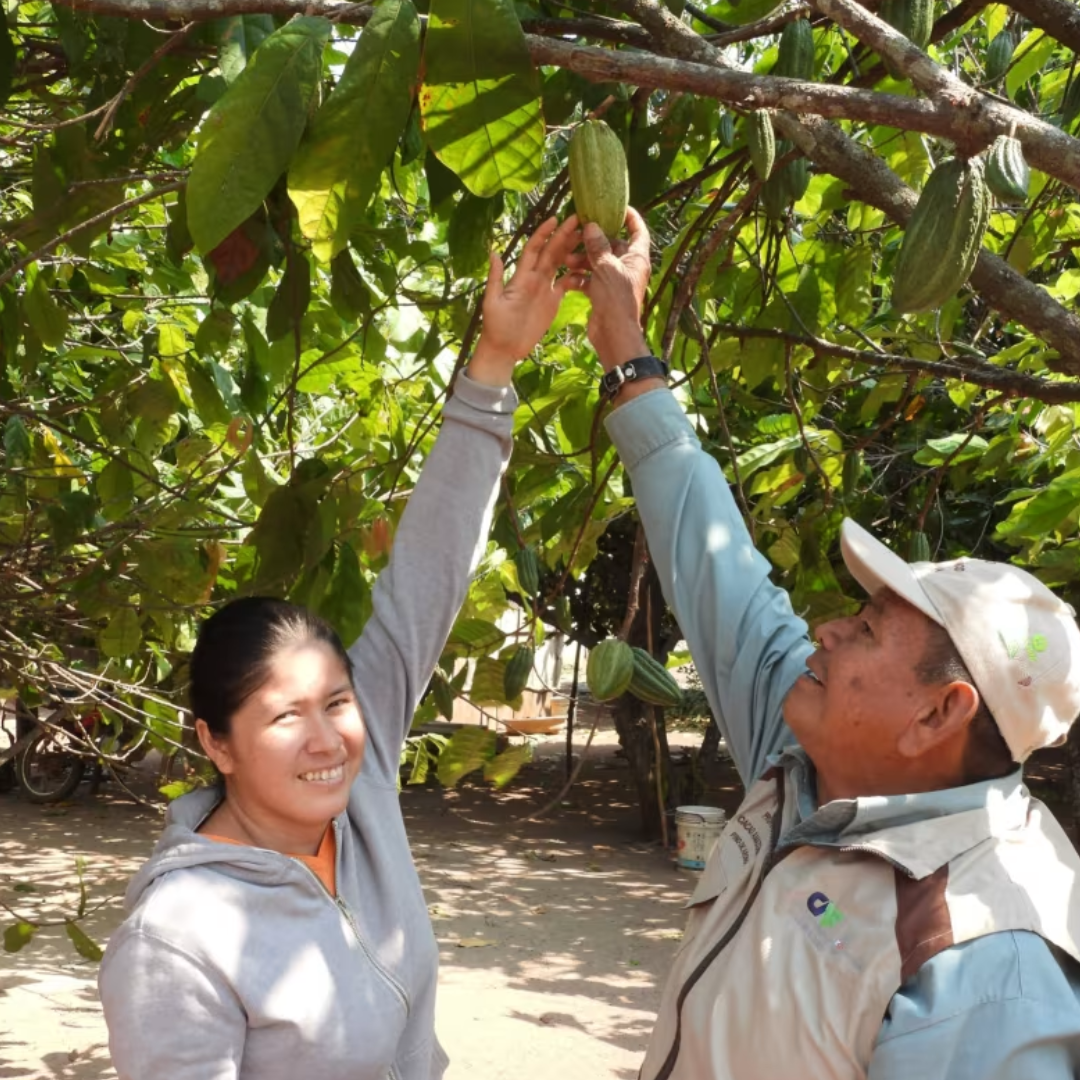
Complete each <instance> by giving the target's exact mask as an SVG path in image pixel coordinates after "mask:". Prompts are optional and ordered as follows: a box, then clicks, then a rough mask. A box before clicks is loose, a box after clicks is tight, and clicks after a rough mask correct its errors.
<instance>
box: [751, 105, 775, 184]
mask: <svg viewBox="0 0 1080 1080" xmlns="http://www.w3.org/2000/svg"><path fill="white" fill-rule="evenodd" d="M746 145H747V147H748V148H749V150H750V161H751V163H752V164H753V166H754V172H756V173H757V175H758V179H760V180H768V179H769V174H770V173H771V172H772V167H773V162H774V161H775V160H776V133H775V132H774V131H773V126H772V119H771V118H770V116H769V113H768V110H767V109H757V110H756V111H755V112H752V113H750V115H749V116H747V118H746Z"/></svg>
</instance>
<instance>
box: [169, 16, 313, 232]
mask: <svg viewBox="0 0 1080 1080" xmlns="http://www.w3.org/2000/svg"><path fill="white" fill-rule="evenodd" d="M329 35H330V23H329V22H327V20H326V19H320V18H313V17H309V16H303V17H300V18H296V19H293V20H292V22H290V23H287V24H286V25H285V26H283V27H282V28H281V29H280V30H276V31H275V32H274V33H273V34H271V35H270V37H268V38H267V39H266V40H265V41H264V42H263V43H262V45H260V46H259V50H258V52H257V53H255V56H254V57H253V58H252V60H251V62H250V63H249V64H248V66H247V67H246V68H244V70H243V72H241V74H240V75H239V76H238V77H237V79H236V82H234V83H233V84H232V86H230V87H229V90H228V92H227V93H226V94H225V95H224V96H223V97H222V98H221V99H220V100H219V101H218V103H217V104H216V105H215V106H214V108H213V109H212V110H211V112H210V115H209V116H208V117H207V118H206V122H205V124H204V125H203V130H202V134H201V136H200V139H199V151H198V154H197V155H196V157H195V163H194V165H193V166H192V168H191V176H190V177H189V179H188V186H187V211H188V226H189V228H190V229H191V236H192V239H193V240H194V241H195V246H196V247H197V248H198V249H199V250H200V251H201V252H204V253H205V252H209V251H212V250H213V249H214V248H215V247H217V245H218V244H220V243H221V241H222V240H224V239H225V237H227V236H228V235H229V234H230V233H231V232H232V231H233V230H234V229H236V228H238V227H239V226H240V225H242V224H243V223H244V222H245V221H246V220H247V219H248V218H249V217H250V216H251V215H252V214H253V213H255V211H256V210H258V208H259V207H260V206H261V205H262V202H263V200H264V199H265V198H266V196H267V195H269V194H270V190H271V188H273V186H274V184H275V183H276V182H277V180H278V177H280V176H281V174H282V173H283V172H284V171H285V169H286V167H287V166H288V164H289V160H290V159H291V158H292V156H293V154H294V153H295V152H296V147H297V146H298V145H299V143H300V137H301V136H302V135H303V133H304V126H305V125H306V124H307V118H308V112H309V109H310V107H311V102H312V99H313V98H314V96H315V94H316V92H317V91H318V87H319V78H320V76H321V74H322V52H323V46H324V45H325V44H326V40H327V38H328V37H329Z"/></svg>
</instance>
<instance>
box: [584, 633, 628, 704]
mask: <svg viewBox="0 0 1080 1080" xmlns="http://www.w3.org/2000/svg"><path fill="white" fill-rule="evenodd" d="M633 677H634V651H633V650H632V649H631V648H630V646H629V645H627V644H626V642H625V641H618V640H616V639H615V638H608V639H607V641H601V642H600V644H599V645H597V646H596V648H595V649H591V650H590V651H589V663H588V664H587V665H586V668H585V681H586V683H588V686H589V692H590V693H591V694H592V696H593V697H594V698H596V700H597V701H610V700H611V699H612V698H617V697H618V696H619V695H620V694H625V693H626V691H627V689H628V688H629V686H630V680H631V679H632V678H633Z"/></svg>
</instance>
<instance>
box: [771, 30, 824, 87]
mask: <svg viewBox="0 0 1080 1080" xmlns="http://www.w3.org/2000/svg"><path fill="white" fill-rule="evenodd" d="M772 73H773V74H774V75H781V76H783V77H784V78H785V79H803V80H809V79H812V78H813V77H814V31H813V30H812V29H811V28H810V23H809V21H808V20H807V19H796V20H795V22H790V23H788V24H787V26H785V27H784V29H783V32H782V33H781V34H780V50H779V53H778V54H777V57H776V64H775V66H774V67H773V70H772Z"/></svg>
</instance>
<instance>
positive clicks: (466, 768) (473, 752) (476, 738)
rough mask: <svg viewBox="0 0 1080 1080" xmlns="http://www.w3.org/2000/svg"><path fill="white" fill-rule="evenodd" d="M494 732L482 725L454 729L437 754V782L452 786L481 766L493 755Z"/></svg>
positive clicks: (496, 740)
mask: <svg viewBox="0 0 1080 1080" xmlns="http://www.w3.org/2000/svg"><path fill="white" fill-rule="evenodd" d="M497 742H498V739H497V738H496V735H495V732H494V731H490V730H489V729H487V728H482V727H471V726H470V727H463V728H461V729H460V730H458V731H455V732H454V734H453V736H452V738H451V739H450V741H449V742H448V743H447V744H446V746H444V747H443V750H442V753H441V754H440V755H439V767H438V770H437V774H438V777H439V783H440V784H442V785H443V786H444V787H453V786H454V785H455V784H456V783H457V782H458V781H459V780H460V779H461V778H462V777H463V776H465V775H466V774H468V773H471V772H473V771H474V770H476V769H479V768H481V767H482V766H483V765H484V764H485V763H486V762H488V761H490V760H491V759H492V758H493V757H494V756H495V747H496V743H497Z"/></svg>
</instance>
